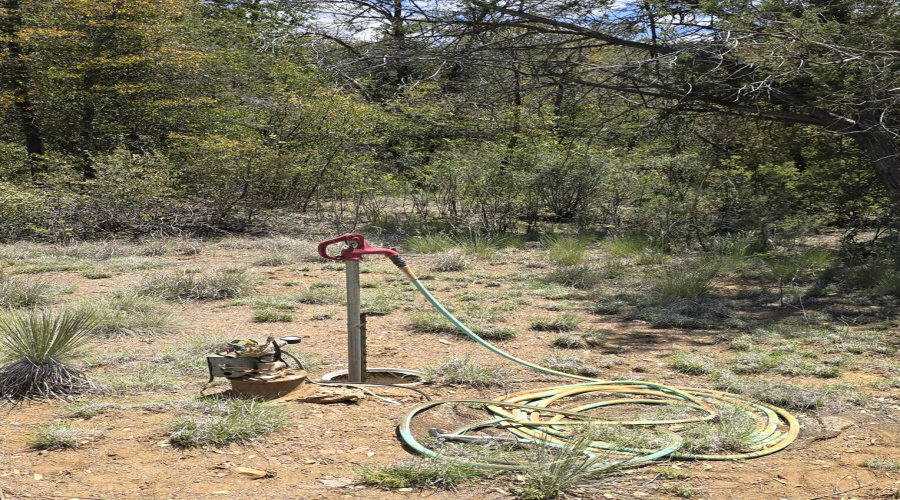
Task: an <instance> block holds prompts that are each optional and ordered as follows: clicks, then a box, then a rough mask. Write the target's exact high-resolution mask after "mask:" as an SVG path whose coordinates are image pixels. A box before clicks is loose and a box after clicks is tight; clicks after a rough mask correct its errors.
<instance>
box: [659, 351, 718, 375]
mask: <svg viewBox="0 0 900 500" xmlns="http://www.w3.org/2000/svg"><path fill="white" fill-rule="evenodd" d="M669 366H671V367H672V369H674V370H675V371H677V372H679V373H686V374H688V375H709V374H710V373H713V372H715V371H716V362H715V360H714V359H713V358H711V357H709V356H704V355H701V354H697V353H679V354H675V355H673V356H671V357H670V358H669Z"/></svg>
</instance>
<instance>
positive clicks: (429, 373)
mask: <svg viewBox="0 0 900 500" xmlns="http://www.w3.org/2000/svg"><path fill="white" fill-rule="evenodd" d="M422 374H423V376H422V379H423V380H424V381H425V382H432V383H434V382H438V383H442V384H451V385H464V386H468V387H494V386H503V385H504V384H505V382H506V373H505V372H504V371H503V370H500V369H498V368H494V367H488V366H479V365H477V364H475V363H473V362H472V361H471V360H470V359H469V358H451V359H448V360H446V361H443V362H441V363H440V364H439V365H437V366H432V365H428V366H426V367H425V368H424V369H423V370H422Z"/></svg>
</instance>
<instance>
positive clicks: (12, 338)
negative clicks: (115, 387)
mask: <svg viewBox="0 0 900 500" xmlns="http://www.w3.org/2000/svg"><path fill="white" fill-rule="evenodd" d="M96 326H97V320H96V318H95V316H94V315H93V314H92V313H91V312H89V311H87V310H63V311H52V310H31V311H21V312H11V313H7V314H5V315H3V316H0V349H2V355H3V358H4V361H6V364H4V365H3V366H2V367H0V397H2V398H4V399H14V400H15V399H32V398H52V397H64V396H67V395H70V394H76V393H79V392H82V391H83V390H85V389H87V388H88V386H89V384H88V381H87V379H86V378H85V377H84V374H82V372H81V370H79V369H78V368H76V367H74V366H72V365H71V364H70V363H69V362H70V361H71V360H72V359H74V358H75V357H77V355H78V354H79V352H80V351H81V348H83V347H84V346H85V345H87V344H88V343H89V342H90V341H91V340H93V338H94V336H93V331H94V329H95V327H96Z"/></svg>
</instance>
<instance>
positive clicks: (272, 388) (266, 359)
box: [206, 337, 309, 398]
mask: <svg viewBox="0 0 900 500" xmlns="http://www.w3.org/2000/svg"><path fill="white" fill-rule="evenodd" d="M299 342H300V337H282V338H280V339H276V338H275V337H269V338H267V339H266V342H265V343H263V344H260V343H258V342H256V341H255V340H246V339H239V340H232V341H231V342H229V343H228V345H227V348H225V349H224V350H222V351H220V352H217V353H215V354H213V355H210V356H207V357H206V364H207V366H208V367H209V382H212V381H213V379H214V378H216V377H225V378H227V379H228V380H229V381H230V382H231V390H232V392H233V393H234V394H237V395H242V396H255V397H264V398H274V397H279V396H283V395H284V394H287V393H288V392H291V391H293V390H295V389H297V387H299V386H300V385H302V384H304V383H308V382H309V379H308V378H307V373H306V369H305V368H304V367H303V363H301V362H300V360H299V359H297V357H296V356H294V355H292V354H291V353H289V352H287V351H285V350H284V349H283V347H284V346H286V345H289V344H297V343H299ZM285 357H288V358H290V359H291V360H293V361H294V364H296V368H291V367H290V366H289V365H288V363H287V361H285V359H284V358H285Z"/></svg>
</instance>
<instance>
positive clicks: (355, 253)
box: [319, 234, 400, 260]
mask: <svg viewBox="0 0 900 500" xmlns="http://www.w3.org/2000/svg"><path fill="white" fill-rule="evenodd" d="M341 242H346V243H347V247H348V248H345V249H343V250H341V254H340V255H339V256H332V255H328V247H329V246H331V245H334V244H335V243H341ZM319 255H321V256H322V257H324V258H326V259H331V260H361V259H362V257H363V255H384V256H385V257H398V256H399V255H400V254H399V253H397V251H396V250H394V249H393V248H376V247H372V246H369V244H368V243H366V240H365V238H363V236H362V235H361V234H345V235H343V236H338V237H337V238H332V239H330V240H325V241H323V242H322V243H319Z"/></svg>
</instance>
